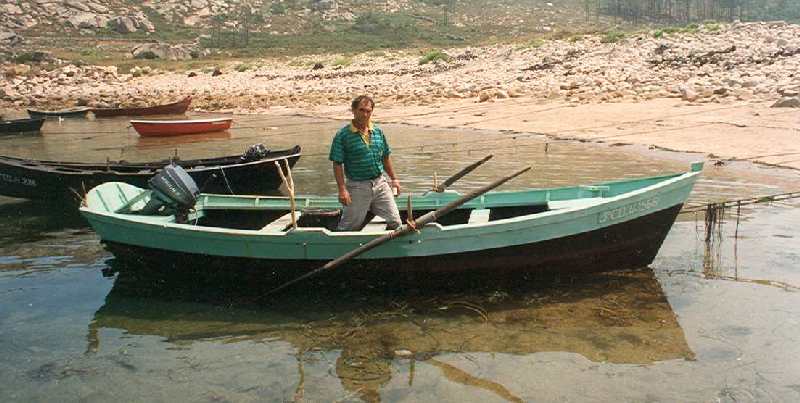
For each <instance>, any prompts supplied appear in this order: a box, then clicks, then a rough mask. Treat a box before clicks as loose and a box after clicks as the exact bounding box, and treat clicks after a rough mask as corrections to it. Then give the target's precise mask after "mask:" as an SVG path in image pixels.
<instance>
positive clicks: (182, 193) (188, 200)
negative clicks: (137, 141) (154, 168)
mask: <svg viewBox="0 0 800 403" xmlns="http://www.w3.org/2000/svg"><path fill="white" fill-rule="evenodd" d="M147 183H148V185H149V186H150V190H152V196H151V197H150V201H148V202H147V204H146V205H145V206H144V208H142V210H141V214H150V215H152V214H159V213H163V214H175V220H176V221H177V222H181V223H182V222H186V221H187V217H188V214H189V210H191V209H192V208H193V207H194V205H195V203H196V202H197V195H198V194H200V189H198V188H197V183H195V181H194V179H192V177H191V176H189V174H188V173H187V172H186V170H185V169H183V168H182V167H181V166H180V165H176V164H174V163H172V164H169V165H167V166H165V167H164V169H162V170H161V171H159V172H158V173H157V174H156V175H155V176H153V177H152V178H150V180H149V181H148V182H147Z"/></svg>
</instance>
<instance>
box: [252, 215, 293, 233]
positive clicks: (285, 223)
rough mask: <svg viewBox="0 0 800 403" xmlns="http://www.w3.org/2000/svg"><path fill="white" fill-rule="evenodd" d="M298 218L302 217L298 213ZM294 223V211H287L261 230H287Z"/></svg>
mask: <svg viewBox="0 0 800 403" xmlns="http://www.w3.org/2000/svg"><path fill="white" fill-rule="evenodd" d="M297 218H298V219H299V218H300V216H299V214H298V217H297ZM291 225H292V213H291V212H289V213H286V214H284V215H282V216H280V217H278V218H277V219H276V220H274V221H272V222H270V223H268V224H267V225H265V226H264V227H263V228H261V232H283V231H286V229H287V228H289V226H291Z"/></svg>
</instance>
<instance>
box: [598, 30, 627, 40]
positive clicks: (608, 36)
mask: <svg viewBox="0 0 800 403" xmlns="http://www.w3.org/2000/svg"><path fill="white" fill-rule="evenodd" d="M624 38H625V33H624V32H620V31H608V32H606V33H605V35H603V37H602V38H600V42H601V43H617V42H619V41H621V40H622V39H624Z"/></svg>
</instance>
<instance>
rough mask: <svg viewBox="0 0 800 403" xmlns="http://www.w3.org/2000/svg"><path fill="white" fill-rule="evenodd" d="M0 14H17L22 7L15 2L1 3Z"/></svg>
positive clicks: (20, 12)
mask: <svg viewBox="0 0 800 403" xmlns="http://www.w3.org/2000/svg"><path fill="white" fill-rule="evenodd" d="M0 14H5V15H19V14H22V9H21V8H20V7H19V6H18V5H16V4H2V5H0Z"/></svg>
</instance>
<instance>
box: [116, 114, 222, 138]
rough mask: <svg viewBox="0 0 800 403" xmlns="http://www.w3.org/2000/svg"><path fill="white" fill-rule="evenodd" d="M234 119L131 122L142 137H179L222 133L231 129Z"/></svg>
mask: <svg viewBox="0 0 800 403" xmlns="http://www.w3.org/2000/svg"><path fill="white" fill-rule="evenodd" d="M232 122H233V118H214V119H191V120H131V125H132V126H133V128H134V129H136V132H138V133H139V135H140V136H144V137H155V136H179V135H181V134H197V133H210V132H221V131H224V130H228V129H230V128H231V123H232Z"/></svg>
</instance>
